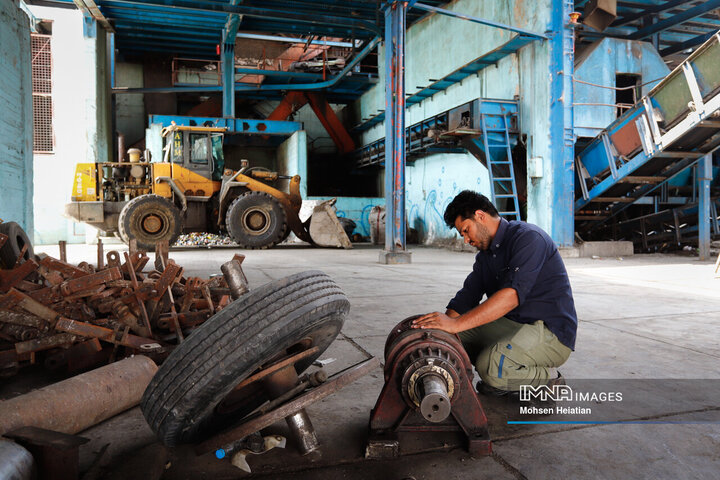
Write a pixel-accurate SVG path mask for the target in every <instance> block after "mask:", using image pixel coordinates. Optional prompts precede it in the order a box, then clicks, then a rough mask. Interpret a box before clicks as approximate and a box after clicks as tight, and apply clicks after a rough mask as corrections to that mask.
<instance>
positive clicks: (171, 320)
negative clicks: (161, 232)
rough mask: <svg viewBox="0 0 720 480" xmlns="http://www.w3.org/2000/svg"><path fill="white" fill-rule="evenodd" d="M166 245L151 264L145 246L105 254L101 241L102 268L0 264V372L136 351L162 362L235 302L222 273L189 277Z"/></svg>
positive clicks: (72, 364)
mask: <svg viewBox="0 0 720 480" xmlns="http://www.w3.org/2000/svg"><path fill="white" fill-rule="evenodd" d="M0 240H1V238H0ZM167 250H168V248H167V244H165V245H164V246H161V245H158V249H157V250H156V252H164V253H161V254H160V255H156V261H155V264H154V268H152V266H151V267H149V268H147V269H146V266H148V262H149V258H148V256H147V255H146V254H145V253H144V252H137V251H133V250H132V249H131V251H130V252H129V253H124V258H123V257H121V255H120V253H118V252H117V251H110V252H108V253H107V256H106V259H105V257H104V255H103V252H102V244H100V245H99V249H98V263H99V265H98V266H94V265H92V264H90V263H87V262H82V263H80V264H79V265H77V266H75V265H71V264H69V263H66V262H64V261H62V260H58V259H55V258H52V257H45V258H43V259H39V258H38V257H35V258H31V259H28V260H25V261H23V258H22V255H20V256H19V257H20V258H19V260H18V261H17V262H16V264H15V266H14V268H11V269H0V376H8V375H13V374H15V373H17V371H18V369H19V368H20V367H22V366H25V365H29V364H37V363H42V364H44V365H45V366H46V367H47V368H50V369H58V368H62V367H66V368H67V369H68V370H69V371H70V372H75V371H80V370H85V369H88V368H92V367H95V366H98V365H101V364H103V363H109V362H113V361H115V360H119V359H122V358H125V357H127V356H130V355H133V354H135V353H143V354H144V355H147V356H149V357H151V358H152V359H153V360H155V361H156V362H161V361H162V360H164V358H165V357H166V356H167V355H168V354H169V352H170V350H172V348H173V346H174V345H177V344H179V343H180V342H182V341H183V340H184V337H185V336H186V335H188V334H189V333H190V332H191V331H192V330H193V329H194V328H196V327H197V326H198V325H200V324H202V323H203V322H205V320H207V319H208V318H210V317H211V316H212V315H214V314H215V313H217V312H218V311H219V310H221V309H222V308H224V307H225V306H226V305H228V304H229V303H230V302H231V296H230V290H229V288H228V285H227V282H226V281H225V278H224V277H223V276H222V275H220V274H219V275H217V276H213V277H212V278H210V279H202V278H196V277H185V276H184V270H183V267H181V266H179V265H177V264H176V263H175V262H174V261H173V260H170V259H168V258H167ZM62 253H63V252H62V249H61V257H63V258H64V257H65V256H64V255H63V254H62ZM243 260H244V256H242V255H235V257H234V258H233V261H234V262H237V263H238V264H241V263H242V261H243ZM238 266H239V265H238Z"/></svg>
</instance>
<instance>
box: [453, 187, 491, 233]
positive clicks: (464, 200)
mask: <svg viewBox="0 0 720 480" xmlns="http://www.w3.org/2000/svg"><path fill="white" fill-rule="evenodd" d="M476 210H482V211H483V212H485V213H488V214H490V215H491V216H493V217H497V216H499V214H498V211H497V208H495V205H493V204H492V202H491V201H490V200H489V199H488V198H487V197H486V196H485V195H481V194H479V193H477V192H473V191H472V190H463V191H462V192H460V193H458V194H457V196H456V197H455V198H453V200H452V202H450V205H448V206H447V208H446V209H445V215H443V219H444V220H445V223H446V224H447V226H448V227H450V228H455V220H456V219H457V217H458V216H460V217H462V218H463V220H464V219H466V218H472V217H473V215H475V211H476Z"/></svg>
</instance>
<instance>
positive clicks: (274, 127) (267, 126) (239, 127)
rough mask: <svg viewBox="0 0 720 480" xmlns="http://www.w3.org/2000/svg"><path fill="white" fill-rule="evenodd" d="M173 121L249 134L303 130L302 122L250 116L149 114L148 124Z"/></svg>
mask: <svg viewBox="0 0 720 480" xmlns="http://www.w3.org/2000/svg"><path fill="white" fill-rule="evenodd" d="M172 122H175V124H176V125H180V126H201V127H202V126H205V127H219V128H227V133H229V134H234V133H243V134H247V135H283V136H290V135H292V134H293V133H295V132H298V131H300V130H302V123H301V122H289V121H279V120H257V119H250V118H218V117H183V116H177V115H149V116H148V124H158V123H159V124H161V125H162V126H163V127H169V126H170V125H171V124H172Z"/></svg>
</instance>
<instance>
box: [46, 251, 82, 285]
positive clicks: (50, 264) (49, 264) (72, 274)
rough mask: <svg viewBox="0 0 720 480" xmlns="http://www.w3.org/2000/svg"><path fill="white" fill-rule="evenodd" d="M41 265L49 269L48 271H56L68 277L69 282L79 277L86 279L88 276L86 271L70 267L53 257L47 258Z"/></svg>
mask: <svg viewBox="0 0 720 480" xmlns="http://www.w3.org/2000/svg"><path fill="white" fill-rule="evenodd" d="M40 265H41V266H43V267H45V268H47V269H48V270H53V271H56V272H58V273H60V274H62V275H63V276H64V277H66V278H67V279H68V280H69V279H72V278H77V277H84V276H85V275H87V272H86V271H85V270H81V269H80V268H78V267H76V266H73V265H70V264H69V263H67V262H65V261H64V260H57V259H55V258H52V257H45V258H43V259H42V260H41V261H40Z"/></svg>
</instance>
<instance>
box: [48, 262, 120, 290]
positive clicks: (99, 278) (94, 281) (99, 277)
mask: <svg viewBox="0 0 720 480" xmlns="http://www.w3.org/2000/svg"><path fill="white" fill-rule="evenodd" d="M121 278H122V273H120V269H118V268H108V269H106V270H103V271H101V272H98V273H93V274H90V275H85V276H84V277H80V278H75V279H72V280H67V281H65V282H63V283H62V284H60V285H59V290H60V293H62V295H63V296H65V297H67V296H70V295H72V294H74V293H78V292H81V291H83V290H89V289H91V288H92V287H96V286H98V285H101V284H104V283H107V282H111V281H113V280H120V279H121Z"/></svg>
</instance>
